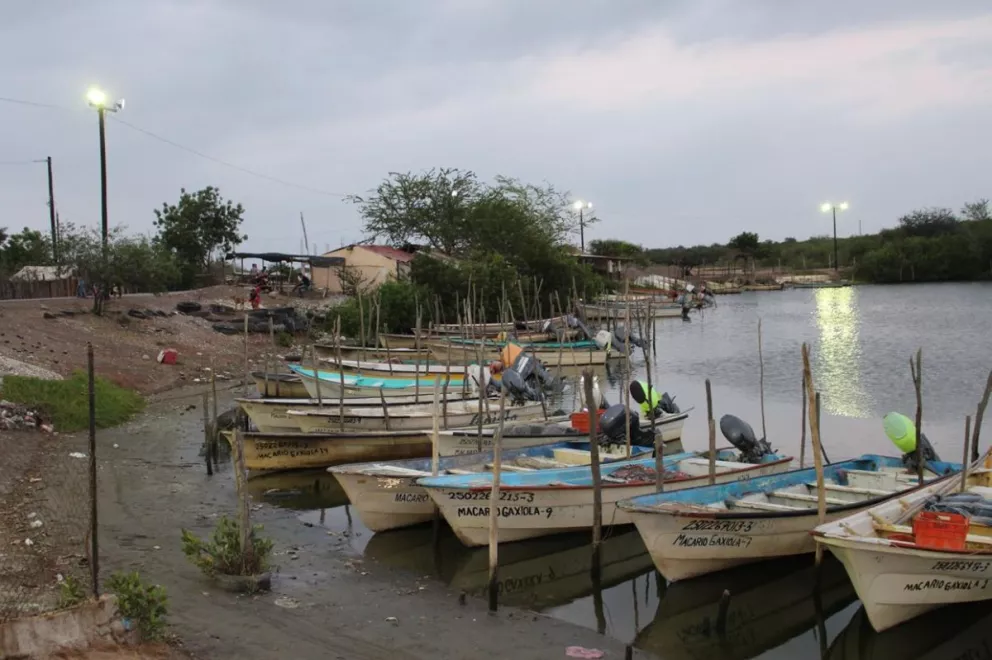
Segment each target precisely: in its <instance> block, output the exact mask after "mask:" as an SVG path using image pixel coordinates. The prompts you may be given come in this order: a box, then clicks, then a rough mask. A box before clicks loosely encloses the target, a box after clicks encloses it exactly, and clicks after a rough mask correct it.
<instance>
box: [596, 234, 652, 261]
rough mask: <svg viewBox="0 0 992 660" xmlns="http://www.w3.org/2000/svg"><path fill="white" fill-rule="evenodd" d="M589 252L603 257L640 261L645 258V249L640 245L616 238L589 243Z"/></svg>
mask: <svg viewBox="0 0 992 660" xmlns="http://www.w3.org/2000/svg"><path fill="white" fill-rule="evenodd" d="M589 252H590V253H591V254H595V255H598V256H601V257H629V258H631V259H640V258H642V257H643V256H644V248H642V247H641V246H640V245H637V244H636V243H628V242H627V241H621V240H617V239H614V238H608V239H596V240H594V241H589Z"/></svg>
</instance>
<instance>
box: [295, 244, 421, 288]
mask: <svg viewBox="0 0 992 660" xmlns="http://www.w3.org/2000/svg"><path fill="white" fill-rule="evenodd" d="M321 256H324V257H332V258H333V257H338V258H343V259H344V266H340V267H330V268H327V267H323V268H322V267H318V266H316V265H315V266H314V267H313V269H312V270H313V275H312V279H313V286H314V288H317V289H326V290H327V292H328V293H330V294H338V293H343V287H342V285H341V279H342V274H343V275H344V281H345V287H344V288H347V285H348V283H349V282H352V283H354V282H360V284H361V286H362V287H363V288H364V287H371V286H377V285H379V284H382V283H383V282H387V281H389V280H391V279H394V280H401V279H405V278H406V277H408V276H409V274H410V262H411V261H413V257H414V254H413V253H412V252H406V251H404V250H400V249H398V248H394V247H390V246H388V245H346V246H345V247H342V248H338V249H337V250H332V251H331V252H328V253H326V254H324V255H321Z"/></svg>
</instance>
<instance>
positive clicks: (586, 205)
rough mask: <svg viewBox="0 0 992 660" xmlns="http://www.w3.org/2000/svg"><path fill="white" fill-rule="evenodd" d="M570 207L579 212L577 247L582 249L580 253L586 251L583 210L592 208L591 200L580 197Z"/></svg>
mask: <svg viewBox="0 0 992 660" xmlns="http://www.w3.org/2000/svg"><path fill="white" fill-rule="evenodd" d="M572 208H574V209H575V210H576V211H578V212H579V249H580V250H582V254H585V253H586V219H585V215H584V213H585V210H586V209H591V208H592V202H586V201H583V200H581V199H577V200H575V202H574V203H573V204H572Z"/></svg>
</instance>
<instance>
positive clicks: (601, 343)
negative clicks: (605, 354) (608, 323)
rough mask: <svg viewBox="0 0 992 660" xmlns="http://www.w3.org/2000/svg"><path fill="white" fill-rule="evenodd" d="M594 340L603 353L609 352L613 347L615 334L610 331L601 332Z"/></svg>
mask: <svg viewBox="0 0 992 660" xmlns="http://www.w3.org/2000/svg"><path fill="white" fill-rule="evenodd" d="M592 340H593V341H594V342H596V346H597V347H598V348H599V350H601V351H608V350H610V349H611V348H612V347H613V333H612V332H610V331H609V330H600V331H599V332H597V333H596V335H595V336H594V337H593V338H592Z"/></svg>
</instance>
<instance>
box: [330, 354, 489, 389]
mask: <svg viewBox="0 0 992 660" xmlns="http://www.w3.org/2000/svg"><path fill="white" fill-rule="evenodd" d="M428 352H429V351H428ZM322 362H325V363H326V364H327V371H328V372H330V373H337V372H338V371H339V370H341V371H344V373H345V374H361V375H363V376H369V377H370V378H413V377H414V375H415V374H420V375H422V376H427V375H429V374H437V375H439V376H446V375H447V374H449V373H450V374H451V378H452V382H455V381H458V382H461V380H462V379H464V378H465V374H466V373H467V372H468V370H469V367H470V366H474V365H470V364H466V365H447V364H444V363H441V364H438V363H437V361H434V362H433V363H431V364H427V363H423V364H420V363H417V362H414V363H410V362H372V361H366V360H344V359H342V360H341V362H340V363H338V361H337V360H332V359H329V358H325V359H323V360H322ZM323 370H324V366H323V365H321V371H323Z"/></svg>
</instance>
